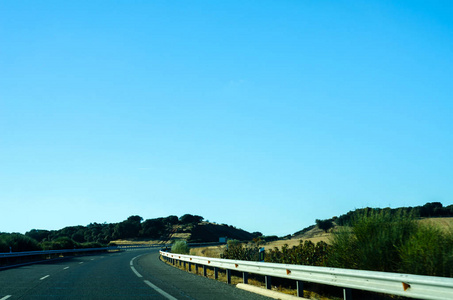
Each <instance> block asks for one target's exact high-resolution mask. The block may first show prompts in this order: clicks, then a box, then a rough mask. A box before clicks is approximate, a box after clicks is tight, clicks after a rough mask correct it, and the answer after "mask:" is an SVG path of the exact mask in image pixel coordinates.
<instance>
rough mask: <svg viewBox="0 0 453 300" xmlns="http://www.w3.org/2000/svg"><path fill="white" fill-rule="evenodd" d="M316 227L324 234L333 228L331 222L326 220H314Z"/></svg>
mask: <svg viewBox="0 0 453 300" xmlns="http://www.w3.org/2000/svg"><path fill="white" fill-rule="evenodd" d="M316 225H318V228H319V229H322V230H324V232H327V230H329V229H330V228H332V227H333V222H332V220H331V219H326V220H319V219H316Z"/></svg>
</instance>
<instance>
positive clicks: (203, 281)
mask: <svg viewBox="0 0 453 300" xmlns="http://www.w3.org/2000/svg"><path fill="white" fill-rule="evenodd" d="M6 299H8V300H14V299H71V300H75V299H156V300H175V299H177V300H186V299H195V300H211V299H216V300H221V299H238V300H239V299H241V300H265V299H269V298H267V297H263V296H260V295H256V294H252V293H249V292H246V291H243V290H240V289H236V288H235V287H234V286H231V285H228V284H226V283H222V282H218V281H215V280H212V279H208V278H204V277H202V276H197V275H194V274H190V273H187V272H184V271H182V270H179V269H177V268H174V267H172V266H169V265H167V264H165V263H163V262H162V261H160V260H159V253H158V251H157V250H149V249H147V250H135V251H125V252H120V253H112V254H102V255H93V256H81V257H75V258H72V259H68V260H65V261H58V262H53V263H45V264H35V265H30V266H24V267H19V268H14V269H9V270H4V271H0V300H6Z"/></svg>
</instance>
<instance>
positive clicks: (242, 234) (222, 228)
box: [189, 222, 255, 243]
mask: <svg viewBox="0 0 453 300" xmlns="http://www.w3.org/2000/svg"><path fill="white" fill-rule="evenodd" d="M220 237H227V238H229V239H235V240H240V241H249V240H252V239H253V238H254V237H255V236H254V235H253V234H251V233H250V232H247V231H245V230H242V229H237V228H235V227H233V226H231V225H230V226H228V225H219V224H214V223H206V222H204V223H200V224H197V225H196V226H194V227H193V228H192V231H191V235H190V238H189V242H192V243H200V242H218V241H219V238H220Z"/></svg>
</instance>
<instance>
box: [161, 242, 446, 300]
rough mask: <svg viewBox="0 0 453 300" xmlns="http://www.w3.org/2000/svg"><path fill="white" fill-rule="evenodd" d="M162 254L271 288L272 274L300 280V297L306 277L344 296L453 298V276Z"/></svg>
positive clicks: (438, 299) (309, 280)
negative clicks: (261, 280)
mask: <svg viewBox="0 0 453 300" xmlns="http://www.w3.org/2000/svg"><path fill="white" fill-rule="evenodd" d="M160 254H161V255H162V256H163V257H164V258H166V259H167V260H170V261H171V262H172V263H173V264H175V263H176V262H177V261H181V262H184V263H189V270H190V267H191V264H194V265H195V267H196V268H197V267H198V265H202V266H203V268H204V274H205V275H206V267H213V268H214V272H215V274H217V272H218V270H217V269H218V268H221V269H226V270H227V280H228V282H229V283H230V282H231V270H234V271H239V272H243V278H244V283H247V278H248V273H253V274H260V275H264V276H265V278H266V287H267V288H268V289H270V281H271V278H272V277H279V278H287V279H292V280H296V281H297V286H298V293H297V294H298V296H300V297H302V295H303V282H304V281H305V282H313V283H319V284H325V285H332V286H337V287H342V288H343V289H344V299H352V293H351V289H356V290H364V291H369V292H376V293H383V294H390V295H398V296H404V297H408V298H417V299H436V300H445V299H453V278H445V277H434V276H421V275H412V274H399V273H388V272H375V271H361V270H349V269H339V268H328V267H312V266H302V265H291V264H276V263H268V262H251V261H243V260H231V259H220V258H209V257H201V256H192V255H183V254H175V253H170V252H164V251H160ZM216 278H217V275H216Z"/></svg>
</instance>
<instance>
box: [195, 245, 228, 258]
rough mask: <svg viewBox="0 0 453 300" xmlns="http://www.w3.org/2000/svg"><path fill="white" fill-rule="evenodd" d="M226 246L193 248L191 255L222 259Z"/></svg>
mask: <svg viewBox="0 0 453 300" xmlns="http://www.w3.org/2000/svg"><path fill="white" fill-rule="evenodd" d="M225 248H226V246H225V245H222V246H211V247H200V248H191V249H190V255H196V256H204V257H213V258H220V254H222V253H223V251H225Z"/></svg>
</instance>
